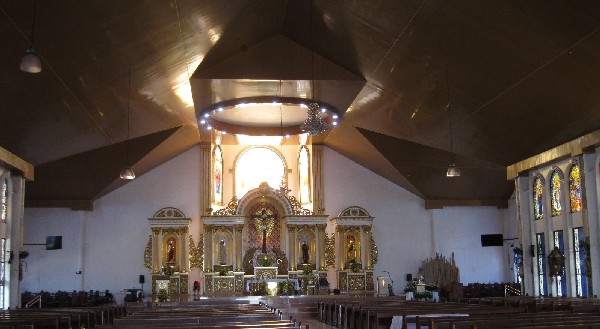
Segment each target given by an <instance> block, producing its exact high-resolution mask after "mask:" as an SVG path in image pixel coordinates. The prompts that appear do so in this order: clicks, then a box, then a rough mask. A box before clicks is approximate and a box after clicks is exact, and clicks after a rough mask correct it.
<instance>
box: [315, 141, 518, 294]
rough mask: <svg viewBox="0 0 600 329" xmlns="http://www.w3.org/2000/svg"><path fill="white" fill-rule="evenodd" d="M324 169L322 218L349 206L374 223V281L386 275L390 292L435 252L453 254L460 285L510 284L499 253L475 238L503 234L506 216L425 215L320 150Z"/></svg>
mask: <svg viewBox="0 0 600 329" xmlns="http://www.w3.org/2000/svg"><path fill="white" fill-rule="evenodd" d="M323 166H324V174H323V176H324V180H325V209H326V210H325V212H326V213H327V214H329V215H331V216H335V215H337V214H338V213H339V212H341V211H342V210H343V209H345V208H347V207H349V206H359V207H363V208H365V209H366V210H367V211H368V212H369V213H370V214H371V216H373V217H375V220H374V224H373V236H374V238H375V241H376V242H377V245H378V249H379V262H378V264H377V265H376V266H375V276H379V275H382V271H389V272H390V273H391V276H392V280H394V291H395V292H401V291H402V290H403V288H404V285H405V284H406V281H405V278H406V274H408V273H411V274H413V275H414V274H417V273H418V269H419V267H420V266H421V264H422V262H423V261H424V260H425V259H427V258H429V257H433V256H435V253H436V252H437V253H440V254H442V255H444V256H446V257H447V258H449V257H450V256H451V254H452V252H454V253H455V259H456V262H457V266H458V268H459V270H460V273H461V281H462V282H463V283H469V282H484V283H487V282H502V281H507V280H509V279H510V277H509V278H507V277H506V275H505V273H506V272H507V271H506V269H505V268H506V262H505V261H503V256H502V255H503V252H502V248H501V247H485V248H483V247H481V238H480V236H481V234H494V233H497V234H500V233H504V226H503V222H504V219H505V216H506V210H500V209H496V208H494V207H451V208H444V209H441V210H426V209H425V207H424V201H423V200H422V199H420V198H419V197H417V196H415V195H413V194H411V193H409V192H408V191H406V190H404V189H402V188H400V187H399V186H397V185H395V184H393V183H391V182H390V181H388V180H386V179H385V178H383V177H381V176H379V175H377V174H375V173H373V172H371V171H370V170H368V169H366V168H364V167H362V166H360V165H359V164H357V163H355V162H353V161H351V160H349V159H347V158H345V157H344V156H342V155H340V154H339V153H336V152H335V151H333V150H331V149H329V148H325V151H324V160H323ZM329 232H333V227H329ZM482 262H485V266H481V265H482Z"/></svg>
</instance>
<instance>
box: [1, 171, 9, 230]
mask: <svg viewBox="0 0 600 329" xmlns="http://www.w3.org/2000/svg"><path fill="white" fill-rule="evenodd" d="M0 194H1V195H2V198H1V202H2V206H1V208H0V220H2V221H3V222H6V221H7V220H8V179H6V178H4V179H3V180H2V189H1V190H0Z"/></svg>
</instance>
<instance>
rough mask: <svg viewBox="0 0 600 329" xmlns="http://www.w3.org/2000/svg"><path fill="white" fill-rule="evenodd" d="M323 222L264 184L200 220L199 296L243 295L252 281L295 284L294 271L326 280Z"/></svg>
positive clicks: (325, 220)
mask: <svg viewBox="0 0 600 329" xmlns="http://www.w3.org/2000/svg"><path fill="white" fill-rule="evenodd" d="M327 217H328V216H327V215H314V214H313V213H312V212H311V211H309V210H307V209H304V208H302V206H301V205H300V204H299V203H298V201H297V200H296V199H295V198H293V197H290V196H289V195H287V194H285V193H282V191H281V190H276V189H273V188H271V187H269V186H268V185H267V184H266V183H263V184H261V186H260V187H259V188H257V189H254V190H251V191H249V192H248V193H246V195H245V196H244V197H243V198H242V199H240V200H237V199H236V198H234V199H233V200H232V201H231V202H230V203H229V204H228V205H227V207H225V208H223V209H220V210H218V211H215V212H213V213H212V214H210V215H205V216H202V231H203V242H204V245H203V247H204V254H205V257H204V268H205V269H209V270H208V271H206V270H205V271H204V277H205V280H204V283H205V285H204V288H205V292H207V293H221V292H233V293H236V294H239V293H244V292H248V290H247V288H248V287H249V282H252V281H253V280H254V281H263V282H267V283H268V282H272V283H273V282H283V281H288V280H292V281H295V282H298V271H300V272H301V273H304V272H306V274H310V275H311V276H314V277H315V278H317V277H326V276H327V263H326V259H327V258H328V257H327V256H326V254H327V246H326V240H327V239H326V238H327V235H326V232H325V229H326V226H327ZM329 258H331V257H329ZM225 266H226V267H228V268H225ZM210 269H212V271H210ZM217 269H223V270H220V271H216V270H217ZM230 269H231V270H230ZM225 272H226V273H225ZM232 275H233V278H229V277H231V276H232ZM224 276H225V277H226V278H225V277H224ZM232 280H233V281H232ZM269 280H275V281H269ZM225 281H227V282H228V283H227V284H224V282H225ZM238 282H239V283H241V284H242V286H241V287H240V286H239V284H238ZM296 285H297V286H296V288H297V289H296V290H301V287H300V285H299V284H298V283H296ZM244 289H246V290H245V291H244Z"/></svg>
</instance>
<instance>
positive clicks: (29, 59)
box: [19, 0, 42, 73]
mask: <svg viewBox="0 0 600 329" xmlns="http://www.w3.org/2000/svg"><path fill="white" fill-rule="evenodd" d="M36 4H37V0H33V19H32V21H31V39H30V45H29V48H27V50H26V51H25V56H23V59H21V65H20V66H19V68H20V69H21V71H23V72H27V73H40V72H42V62H41V61H40V58H39V57H38V55H37V50H36V49H35V47H34V46H33V36H34V32H35V12H36V10H35V9H36Z"/></svg>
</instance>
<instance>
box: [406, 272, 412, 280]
mask: <svg viewBox="0 0 600 329" xmlns="http://www.w3.org/2000/svg"><path fill="white" fill-rule="evenodd" d="M406 281H412V273H408V274H406Z"/></svg>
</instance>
